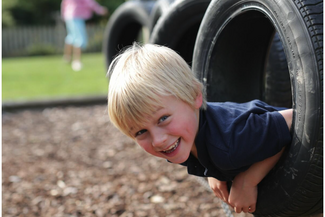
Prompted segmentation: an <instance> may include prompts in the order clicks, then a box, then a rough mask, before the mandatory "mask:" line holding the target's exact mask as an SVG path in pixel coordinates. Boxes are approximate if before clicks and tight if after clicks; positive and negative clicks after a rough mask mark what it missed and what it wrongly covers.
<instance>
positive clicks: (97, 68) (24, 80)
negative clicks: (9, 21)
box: [2, 53, 108, 101]
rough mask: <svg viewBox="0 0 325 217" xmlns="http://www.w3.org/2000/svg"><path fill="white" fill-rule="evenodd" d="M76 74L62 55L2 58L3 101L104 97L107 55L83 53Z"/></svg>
mask: <svg viewBox="0 0 325 217" xmlns="http://www.w3.org/2000/svg"><path fill="white" fill-rule="evenodd" d="M82 63H83V69H82V70H81V71H79V72H75V71H73V70H72V69H71V66H70V64H67V63H65V62H64V61H63V59H62V56H44V57H23V58H8V59H2V101H20V100H39V99H50V98H64V97H80V96H93V95H105V94H106V93H107V85H108V82H107V78H106V76H105V63H104V56H103V54H101V53H96V54H83V56H82Z"/></svg>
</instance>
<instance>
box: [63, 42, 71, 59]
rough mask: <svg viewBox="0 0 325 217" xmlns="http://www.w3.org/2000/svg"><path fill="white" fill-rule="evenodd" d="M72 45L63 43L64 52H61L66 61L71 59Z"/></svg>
mask: <svg viewBox="0 0 325 217" xmlns="http://www.w3.org/2000/svg"><path fill="white" fill-rule="evenodd" d="M72 48H73V47H72V45H71V44H64V54H63V59H64V60H65V61H66V62H70V61H71V55H72Z"/></svg>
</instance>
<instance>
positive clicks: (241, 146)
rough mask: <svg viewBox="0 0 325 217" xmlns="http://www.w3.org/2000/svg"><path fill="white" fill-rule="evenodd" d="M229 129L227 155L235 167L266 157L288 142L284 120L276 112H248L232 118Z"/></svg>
mask: <svg viewBox="0 0 325 217" xmlns="http://www.w3.org/2000/svg"><path fill="white" fill-rule="evenodd" d="M232 128H233V129H232V132H233V135H232V136H231V141H230V144H231V148H230V151H229V155H228V157H229V160H230V162H231V163H232V164H233V167H234V168H241V167H247V166H248V165H251V164H253V163H256V162H259V161H262V160H264V159H266V158H269V157H271V156H273V155H275V154H277V153H278V152H279V151H281V149H282V148H283V147H284V146H285V145H287V144H289V143H290V141H291V136H290V132H289V128H288V126H287V123H286V121H285V119H284V117H283V116H282V115H281V114H280V113H279V112H277V111H273V112H265V113H263V114H254V113H251V114H249V115H248V116H247V118H242V119H240V120H238V121H235V122H234V124H233V126H232Z"/></svg>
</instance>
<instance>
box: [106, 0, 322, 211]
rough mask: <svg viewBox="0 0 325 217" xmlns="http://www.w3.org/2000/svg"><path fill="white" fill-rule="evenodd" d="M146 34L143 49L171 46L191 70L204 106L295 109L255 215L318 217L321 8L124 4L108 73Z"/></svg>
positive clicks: (315, 4)
mask: <svg viewBox="0 0 325 217" xmlns="http://www.w3.org/2000/svg"><path fill="white" fill-rule="evenodd" d="M143 28H145V29H146V30H145V31H144V32H146V33H145V34H142V35H143V37H142V38H144V40H143V41H142V42H143V43H155V44H160V45H164V46H168V47H170V48H172V49H174V50H175V51H177V52H178V53H179V54H180V55H181V56H182V57H183V58H184V59H185V60H186V62H188V64H189V65H190V66H191V67H192V70H193V71H194V72H195V73H196V75H197V77H198V78H199V79H200V80H201V81H202V82H203V83H204V85H205V92H206V95H207V99H208V101H219V102H222V101H234V102H245V101H249V100H253V99H261V100H263V101H266V102H267V103H269V104H271V105H274V106H283V107H292V108H293V109H294V114H293V125H292V137H293V140H292V143H291V146H290V147H288V148H287V149H286V152H285V154H284V155H283V157H282V158H281V160H280V162H279V163H278V164H277V165H276V167H275V168H274V169H273V170H272V171H271V172H270V173H269V174H268V175H267V177H265V179H264V180H263V181H262V182H261V183H260V185H259V194H258V202H257V209H256V212H255V213H254V215H255V216H281V217H285V216H291V217H297V216H312V215H314V214H317V213H322V212H323V1H322V0H211V1H210V0H175V1H173V0H157V1H128V2H126V3H124V4H123V5H121V6H120V8H118V9H117V10H116V11H115V12H114V14H113V15H112V17H111V19H110V20H109V22H108V25H107V28H106V33H105V34H106V36H105V41H104V52H105V57H106V63H107V66H108V65H109V64H110V62H111V60H112V59H113V57H114V56H115V55H116V54H117V53H118V52H119V51H120V50H121V49H122V48H123V47H125V46H128V45H131V44H132V43H133V41H138V38H137V37H139V32H140V30H142V29H143ZM144 35H145V36H144Z"/></svg>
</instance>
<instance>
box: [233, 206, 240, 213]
mask: <svg viewBox="0 0 325 217" xmlns="http://www.w3.org/2000/svg"><path fill="white" fill-rule="evenodd" d="M234 210H235V212H236V213H241V211H242V208H241V207H235V208H234Z"/></svg>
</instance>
